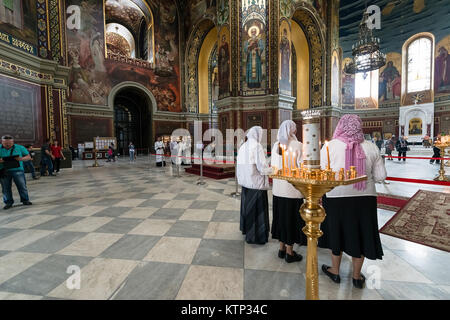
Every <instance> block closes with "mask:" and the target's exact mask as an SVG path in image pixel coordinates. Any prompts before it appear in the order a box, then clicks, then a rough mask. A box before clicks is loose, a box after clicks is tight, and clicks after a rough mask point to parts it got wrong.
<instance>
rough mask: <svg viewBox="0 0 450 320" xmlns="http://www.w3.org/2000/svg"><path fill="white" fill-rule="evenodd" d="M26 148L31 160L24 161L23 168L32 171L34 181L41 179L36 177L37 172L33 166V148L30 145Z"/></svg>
mask: <svg viewBox="0 0 450 320" xmlns="http://www.w3.org/2000/svg"><path fill="white" fill-rule="evenodd" d="M25 148H26V149H27V151H28V154H29V155H30V160H26V161H23V167H24V169H26V168H28V170H30V173H31V176H32V177H33V179H34V180H37V179H39V177H36V170H35V169H34V164H33V159H34V155H35V153H34V151H33V146H32V145H30V144H28V145H26V146H25Z"/></svg>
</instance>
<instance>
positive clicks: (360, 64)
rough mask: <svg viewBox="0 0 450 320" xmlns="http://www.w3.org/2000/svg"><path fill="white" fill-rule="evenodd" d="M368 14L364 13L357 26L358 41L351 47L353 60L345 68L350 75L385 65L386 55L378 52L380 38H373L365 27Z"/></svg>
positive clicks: (369, 30)
mask: <svg viewBox="0 0 450 320" xmlns="http://www.w3.org/2000/svg"><path fill="white" fill-rule="evenodd" d="M368 19H369V13H368V12H367V11H365V12H364V15H363V18H362V20H361V23H360V24H359V40H358V42H357V43H356V44H354V45H353V46H352V55H353V60H352V62H350V63H349V64H348V65H347V66H346V67H345V72H346V73H350V74H355V73H364V74H366V73H367V72H370V71H372V70H377V69H379V68H381V67H382V66H384V65H385V64H386V55H385V54H384V53H382V52H380V38H374V37H373V34H372V29H370V28H369V27H368V26H367V21H368Z"/></svg>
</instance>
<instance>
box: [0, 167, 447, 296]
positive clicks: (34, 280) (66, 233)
mask: <svg viewBox="0 0 450 320" xmlns="http://www.w3.org/2000/svg"><path fill="white" fill-rule="evenodd" d="M145 160H146V159H142V160H141V159H140V160H138V161H137V162H136V163H133V164H130V163H128V162H127V161H125V160H121V161H119V162H118V163H112V164H107V163H104V166H103V167H101V168H88V167H87V166H88V165H89V164H91V163H90V162H82V161H76V162H75V163H74V168H72V169H65V170H62V172H61V174H60V175H59V176H58V177H42V178H41V179H40V180H37V181H29V184H28V187H29V190H30V198H31V200H32V201H33V203H34V204H33V206H27V207H24V206H21V205H20V204H19V205H17V206H15V207H13V208H12V209H10V210H8V211H3V210H1V212H0V299H58V298H62V299H304V298H305V271H306V265H305V260H306V259H304V260H303V261H302V262H299V263H292V264H287V263H286V262H285V261H284V260H281V259H279V258H278V257H277V250H278V242H277V241H276V240H272V239H271V240H270V242H269V243H268V244H266V245H264V246H260V245H249V244H247V243H245V241H244V240H243V236H242V234H241V232H240V231H239V206H240V201H239V200H235V199H233V198H232V197H230V196H229V195H230V193H231V192H233V191H234V190H235V185H234V179H228V180H222V181H215V180H211V179H207V178H205V181H206V185H203V186H197V184H196V181H197V180H198V177H197V176H193V175H188V174H185V173H184V172H182V173H181V177H175V176H174V175H173V171H172V170H171V168H170V167H166V168H156V167H154V165H153V164H152V165H149V164H148V163H145ZM182 171H184V170H182ZM270 198H271V197H270ZM15 199H18V196H17V194H15ZM270 215H271V213H270ZM390 216H392V213H390V212H388V211H381V212H380V220H387V219H388V218H389V217H390ZM387 238H389V239H386V237H384V238H383V245H384V250H385V259H383V261H376V262H373V261H368V262H367V263H366V267H367V266H370V265H376V266H379V268H380V269H381V271H382V273H381V279H382V281H381V285H380V286H379V288H378V289H369V288H366V289H364V290H358V289H354V288H353V287H352V285H351V260H350V259H349V258H347V257H344V258H343V262H342V269H341V277H342V283H341V284H340V285H336V284H334V283H332V282H331V281H330V280H329V279H328V278H326V277H324V276H323V275H322V274H321V275H320V277H319V280H320V281H319V283H320V297H321V299H402V298H403V299H425V298H426V299H448V298H450V294H449V293H450V290H449V288H450V277H449V276H448V275H447V274H446V273H445V270H442V269H445V267H441V266H445V265H448V262H450V261H449V259H448V253H445V252H442V251H438V250H434V249H431V248H427V247H424V246H419V245H416V244H410V243H408V244H407V245H408V246H410V247H411V246H412V247H413V248H417V247H420V250H419V252H421V253H422V254H423V253H424V252H425V255H426V259H428V260H429V259H431V260H429V261H431V263H429V264H426V263H425V264H424V263H422V262H421V261H420V260H419V259H416V258H417V257H410V256H408V250H405V249H404V248H403V247H402V246H405V244H404V243H406V241H403V240H400V239H394V238H390V237H387ZM408 248H409V247H408ZM295 250H296V251H297V252H299V253H301V254H303V255H304V256H306V248H304V247H301V248H300V247H297V246H296V247H295ZM329 259H330V257H329V252H328V251H327V250H322V249H319V265H321V264H322V263H328V264H329V263H330V260H329ZM423 259H425V258H423ZM435 264H439V266H436V265H435ZM70 266H76V267H78V268H80V270H81V271H80V276H81V283H80V288H79V289H69V287H70V286H68V285H67V284H68V280H69V282H70V281H71V280H73V278H72V277H73V276H74V275H76V274H72V273H71V272H70V271H69V270H68V268H69V267H70ZM367 275H370V274H367Z"/></svg>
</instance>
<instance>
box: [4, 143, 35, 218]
mask: <svg viewBox="0 0 450 320" xmlns="http://www.w3.org/2000/svg"><path fill="white" fill-rule="evenodd" d="M30 159H31V157H30V155H29V154H28V151H27V149H25V147H24V146H21V145H18V144H15V143H14V138H13V136H11V135H4V136H3V137H2V144H1V145H0V183H1V185H2V193H3V202H4V203H5V206H4V207H3V209H4V210H8V209H9V208H11V207H12V205H13V204H14V199H13V193H12V182H13V181H14V183H15V185H16V187H17V191H19V195H20V201H21V202H22V203H23V205H25V206H29V205H32V203H31V202H30V198H29V196H28V189H27V180H26V179H25V174H24V171H23V161H28V160H30Z"/></svg>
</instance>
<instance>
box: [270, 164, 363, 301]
mask: <svg viewBox="0 0 450 320" xmlns="http://www.w3.org/2000/svg"><path fill="white" fill-rule="evenodd" d="M274 169H275V170H274V174H272V175H270V178H272V179H280V180H286V181H288V182H289V183H291V184H292V185H293V186H294V188H296V189H297V190H298V191H300V192H301V193H302V194H303V196H304V197H305V202H304V203H303V204H302V206H301V207H300V215H301V217H302V219H303V220H304V221H305V224H306V225H305V227H304V228H303V232H304V233H305V235H306V236H307V238H308V247H307V254H306V299H307V300H319V278H318V277H319V275H318V264H317V239H318V238H320V237H321V236H322V234H323V232H322V231H321V230H320V224H321V223H322V222H323V221H324V220H325V216H326V214H325V210H324V208H323V207H322V206H321V205H320V204H319V200H320V199H321V198H322V196H323V195H324V194H325V193H326V192H329V191H330V190H332V189H333V188H335V187H338V186H343V185H350V184H354V183H357V182H360V181H363V180H366V179H367V176H365V175H364V176H359V177H358V176H357V172H356V169H355V167H353V166H352V167H350V170H347V171H344V169H341V170H340V171H339V172H334V171H332V170H331V169H330V168H329V167H328V168H327V169H325V170H321V169H304V168H303V166H302V168H300V169H299V168H297V169H292V170H290V171H287V172H282V170H278V169H277V168H274ZM336 175H337V179H336Z"/></svg>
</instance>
